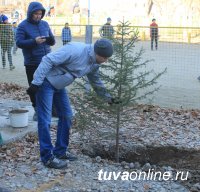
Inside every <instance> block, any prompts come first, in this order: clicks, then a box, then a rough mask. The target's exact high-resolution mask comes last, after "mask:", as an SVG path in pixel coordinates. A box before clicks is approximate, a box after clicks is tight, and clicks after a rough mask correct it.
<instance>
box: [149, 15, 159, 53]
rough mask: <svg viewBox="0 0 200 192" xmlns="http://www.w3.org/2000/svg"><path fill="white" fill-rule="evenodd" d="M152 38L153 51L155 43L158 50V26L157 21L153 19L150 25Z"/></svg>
mask: <svg viewBox="0 0 200 192" xmlns="http://www.w3.org/2000/svg"><path fill="white" fill-rule="evenodd" d="M150 37H151V50H152V51H153V42H154V41H155V48H156V50H157V49H158V25H157V23H156V19H152V23H151V25H150Z"/></svg>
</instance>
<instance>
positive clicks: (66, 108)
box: [27, 39, 115, 169]
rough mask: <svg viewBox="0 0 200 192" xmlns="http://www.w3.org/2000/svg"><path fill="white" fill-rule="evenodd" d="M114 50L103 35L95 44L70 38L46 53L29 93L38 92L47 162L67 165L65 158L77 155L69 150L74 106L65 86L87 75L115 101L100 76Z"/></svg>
mask: <svg viewBox="0 0 200 192" xmlns="http://www.w3.org/2000/svg"><path fill="white" fill-rule="evenodd" d="M112 54H113V46H112V44H111V42H110V41H109V40H107V39H100V40H97V41H96V42H95V44H94V45H91V44H84V43H77V42H74V43H71V42H70V43H68V44H66V45H65V46H62V47H61V48H60V49H58V50H57V51H55V52H52V53H49V54H48V55H46V56H44V57H43V59H42V62H41V64H40V65H39V67H38V69H37V70H36V72H35V74H34V79H33V81H32V84H31V86H30V87H29V88H28V90H27V93H28V94H35V95H36V101H37V110H38V134H39V143H40V156H41V160H42V162H43V163H44V165H45V166H47V167H50V168H56V169H61V168H65V167H67V161H66V160H70V161H73V160H76V159H77V158H76V156H74V155H72V154H71V153H69V152H67V147H68V144H69V129H70V127H71V119H72V109H71V106H70V101H69V97H68V94H67V92H66V89H65V87H66V86H68V85H70V84H71V83H72V82H73V81H74V80H75V79H76V78H81V77H83V76H85V75H86V76H87V78H88V79H89V81H90V84H91V85H92V87H93V88H94V90H95V91H96V93H97V94H98V95H99V96H101V97H103V98H104V99H105V101H106V102H108V103H109V104H112V103H115V100H114V99H113V98H111V96H110V94H109V93H107V91H106V89H105V87H104V85H103V83H102V81H101V80H100V78H99V67H100V65H101V64H102V63H104V62H106V61H107V60H108V58H109V57H111V56H112ZM53 95H54V98H53ZM53 100H54V104H55V107H56V110H57V114H58V118H59V120H58V128H57V137H56V138H57V140H56V142H55V146H53V145H52V142H51V137H50V123H51V109H52V108H51V106H52V102H53Z"/></svg>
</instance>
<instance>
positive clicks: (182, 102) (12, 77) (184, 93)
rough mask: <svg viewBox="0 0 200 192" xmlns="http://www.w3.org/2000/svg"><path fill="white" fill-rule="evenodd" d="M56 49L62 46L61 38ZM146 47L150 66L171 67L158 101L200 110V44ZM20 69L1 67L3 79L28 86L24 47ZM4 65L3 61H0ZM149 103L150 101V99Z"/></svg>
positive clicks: (19, 57) (157, 68) (17, 57)
mask: <svg viewBox="0 0 200 192" xmlns="http://www.w3.org/2000/svg"><path fill="white" fill-rule="evenodd" d="M73 40H74V41H84V38H82V39H81V38H79V39H77V38H74V39H73ZM56 42H57V43H56V45H55V46H53V50H56V49H57V48H59V47H60V46H62V43H61V40H60V38H59V37H58V38H57V41H56ZM140 47H143V48H144V49H145V50H146V51H145V53H144V55H143V60H146V59H154V62H151V64H150V65H149V66H148V68H147V69H154V70H155V72H160V71H162V70H164V69H165V68H167V73H165V74H164V75H163V76H162V77H161V78H160V79H159V80H158V84H159V85H161V86H162V87H161V89H160V90H159V91H158V92H157V93H155V95H154V101H153V103H154V104H157V105H160V106H162V107H172V108H180V107H183V108H198V109H200V82H199V81H198V80H197V77H198V76H199V75H200V58H199V50H200V45H199V44H179V43H164V42H160V43H159V49H158V50H157V51H151V50H150V42H148V41H145V42H139V43H137V44H136V47H135V50H139V48H140ZM13 61H14V64H15V66H16V69H15V70H13V71H10V70H9V69H5V70H3V69H2V68H1V69H0V82H12V83H17V84H20V85H22V86H27V80H26V75H25V70H24V66H23V56H22V53H21V50H18V51H17V54H16V55H15V56H13ZM0 65H1V61H0ZM146 102H148V101H146Z"/></svg>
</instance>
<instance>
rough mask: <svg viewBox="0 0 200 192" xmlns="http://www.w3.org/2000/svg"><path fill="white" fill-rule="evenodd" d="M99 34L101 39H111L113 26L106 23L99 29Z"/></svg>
mask: <svg viewBox="0 0 200 192" xmlns="http://www.w3.org/2000/svg"><path fill="white" fill-rule="evenodd" d="M99 33H100V36H101V37H104V38H111V37H113V35H114V29H113V26H112V25H111V24H110V23H106V24H104V25H103V26H102V27H101V28H100V30H99Z"/></svg>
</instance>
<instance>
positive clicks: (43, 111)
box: [36, 79, 72, 163]
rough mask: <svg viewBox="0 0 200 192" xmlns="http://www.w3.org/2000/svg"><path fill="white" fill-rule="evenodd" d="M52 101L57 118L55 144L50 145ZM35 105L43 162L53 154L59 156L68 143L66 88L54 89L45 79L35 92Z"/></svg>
mask: <svg viewBox="0 0 200 192" xmlns="http://www.w3.org/2000/svg"><path fill="white" fill-rule="evenodd" d="M53 99H54V101H53ZM53 102H54V104H55V107H56V111H57V114H58V118H59V120H58V127H57V138H56V142H55V146H53V145H52V142H51V136H50V125H51V114H52V104H53ZM36 106H37V112H38V135H39V143H40V156H41V160H42V162H44V163H45V162H47V161H48V160H49V159H50V158H51V157H52V156H53V155H55V156H61V155H64V154H65V153H66V150H67V147H68V144H69V129H70V127H71V119H72V109H71V106H70V102H69V98H68V95H67V92H66V90H65V89H61V90H57V89H55V88H54V87H53V86H52V85H51V84H50V83H49V82H48V81H47V80H46V79H45V80H44V82H43V84H42V85H41V87H40V89H39V91H38V92H37V94H36Z"/></svg>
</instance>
